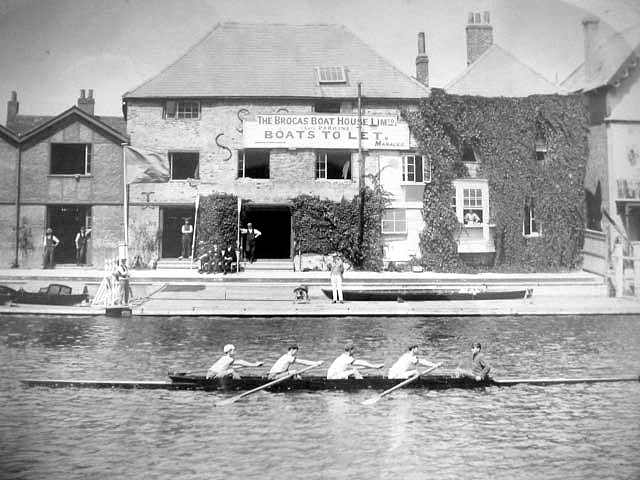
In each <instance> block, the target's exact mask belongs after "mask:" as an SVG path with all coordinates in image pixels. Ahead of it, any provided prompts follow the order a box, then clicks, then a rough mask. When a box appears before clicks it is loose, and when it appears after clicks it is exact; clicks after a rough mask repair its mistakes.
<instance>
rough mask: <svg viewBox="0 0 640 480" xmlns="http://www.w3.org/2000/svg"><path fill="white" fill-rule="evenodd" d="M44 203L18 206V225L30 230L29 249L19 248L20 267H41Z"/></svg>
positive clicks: (44, 219) (44, 215)
mask: <svg viewBox="0 0 640 480" xmlns="http://www.w3.org/2000/svg"><path fill="white" fill-rule="evenodd" d="M46 213H47V212H46V207H45V206H44V205H22V206H21V207H20V227H21V228H25V229H26V230H28V231H30V239H31V246H32V247H33V248H31V249H27V250H24V249H22V248H21V249H20V259H19V262H20V267H23V268H39V267H42V253H43V250H42V240H43V238H44V229H45V221H46Z"/></svg>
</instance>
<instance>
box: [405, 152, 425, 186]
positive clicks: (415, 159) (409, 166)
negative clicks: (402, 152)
mask: <svg viewBox="0 0 640 480" xmlns="http://www.w3.org/2000/svg"><path fill="white" fill-rule="evenodd" d="M402 181H403V182H415V183H423V182H424V183H430V182H431V159H430V158H427V157H424V156H422V155H406V156H404V157H402Z"/></svg>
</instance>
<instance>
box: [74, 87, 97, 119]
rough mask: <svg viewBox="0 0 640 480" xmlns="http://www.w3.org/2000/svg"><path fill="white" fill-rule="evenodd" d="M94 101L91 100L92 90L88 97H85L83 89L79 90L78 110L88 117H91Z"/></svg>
mask: <svg viewBox="0 0 640 480" xmlns="http://www.w3.org/2000/svg"><path fill="white" fill-rule="evenodd" d="M95 104H96V101H95V99H94V98H93V90H92V89H90V90H89V95H88V96H85V89H84V88H83V89H82V90H80V98H78V108H79V109H80V110H83V111H84V112H86V113H88V114H89V115H93V111H94V107H95Z"/></svg>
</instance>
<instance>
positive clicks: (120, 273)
mask: <svg viewBox="0 0 640 480" xmlns="http://www.w3.org/2000/svg"><path fill="white" fill-rule="evenodd" d="M115 277H116V278H117V279H118V285H119V288H120V301H119V303H120V305H128V304H129V293H130V291H131V287H130V286H129V278H130V276H129V267H127V259H126V258H123V259H121V260H120V264H119V265H118V267H117V268H116V273H115Z"/></svg>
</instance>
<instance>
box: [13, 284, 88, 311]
mask: <svg viewBox="0 0 640 480" xmlns="http://www.w3.org/2000/svg"><path fill="white" fill-rule="evenodd" d="M71 292H72V290H71V287H68V286H66V285H60V284H57V283H51V284H49V286H47V287H43V288H41V289H40V290H39V291H38V292H25V291H24V290H22V289H20V290H18V291H17V292H16V294H15V295H14V297H13V298H12V299H11V301H13V302H14V303H26V304H30V305H64V306H71V305H77V304H79V303H82V302H84V301H87V300H88V299H89V294H88V292H87V289H86V287H85V289H84V292H82V293H76V294H73V293H71Z"/></svg>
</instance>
